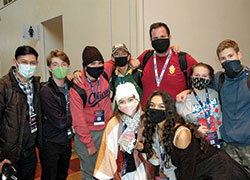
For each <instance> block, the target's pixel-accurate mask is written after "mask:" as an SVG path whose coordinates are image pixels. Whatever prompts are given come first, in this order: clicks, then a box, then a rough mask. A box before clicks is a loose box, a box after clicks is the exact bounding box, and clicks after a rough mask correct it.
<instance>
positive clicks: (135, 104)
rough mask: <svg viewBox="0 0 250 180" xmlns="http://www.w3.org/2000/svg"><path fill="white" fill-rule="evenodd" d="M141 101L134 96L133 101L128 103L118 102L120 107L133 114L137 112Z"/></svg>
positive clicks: (129, 114)
mask: <svg viewBox="0 0 250 180" xmlns="http://www.w3.org/2000/svg"><path fill="white" fill-rule="evenodd" d="M138 105H139V102H138V101H137V100H136V99H134V98H133V100H132V101H129V102H127V103H123V104H120V103H119V104H118V109H119V110H120V111H121V112H123V113H124V114H126V115H128V116H133V115H134V114H135V113H136V110H137V107H138Z"/></svg>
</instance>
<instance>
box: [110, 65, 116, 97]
mask: <svg viewBox="0 0 250 180" xmlns="http://www.w3.org/2000/svg"><path fill="white" fill-rule="evenodd" d="M116 78H117V75H116V74H115V69H114V70H113V71H112V75H111V80H110V82H111V84H112V86H113V92H112V97H111V102H113V100H114V98H115V91H116V88H115V81H116Z"/></svg>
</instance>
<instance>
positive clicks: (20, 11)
mask: <svg viewBox="0 0 250 180" xmlns="http://www.w3.org/2000/svg"><path fill="white" fill-rule="evenodd" d="M57 16H62V17H63V23H62V24H63V36H64V37H63V45H64V51H65V52H66V53H67V54H68V55H69V57H70V60H71V69H72V70H71V71H73V70H75V69H81V54H82V50H83V48H84V47H85V46H86V45H95V46H97V47H98V49H99V50H100V51H101V52H102V54H103V56H104V58H105V59H109V57H110V54H111V46H112V44H114V43H117V42H119V41H122V42H125V43H126V44H127V45H128V47H129V49H130V50H131V52H132V55H133V57H137V55H139V54H140V53H141V52H142V51H143V50H144V49H146V48H150V47H151V45H150V42H149V34H148V30H149V26H150V24H151V23H153V22H156V21H163V22H165V23H167V24H168V25H169V27H170V29H171V34H172V39H173V43H176V44H178V45H179V46H180V48H181V50H183V51H186V52H189V53H190V54H191V55H192V56H193V57H194V58H196V59H197V60H198V61H204V62H207V63H209V64H211V65H212V66H213V67H215V69H216V70H218V69H220V66H219V64H218V62H217V58H216V54H215V50H216V47H217V45H218V43H219V42H220V41H222V40H224V39H227V38H230V39H234V40H236V41H237V42H238V43H239V45H240V48H241V49H242V51H243V63H244V64H246V65H248V66H250V61H249V59H250V51H249V47H250V36H249V32H250V18H249V17H250V1H249V0H237V1H235V0H209V1H207V0H188V1H187V0H175V1H170V0H74V1H68V0H53V1H50V0H36V1H31V0H17V1H15V2H14V3H12V4H10V5H9V6H7V7H5V8H3V9H1V10H0V61H1V63H0V66H1V67H0V76H2V75H4V74H6V73H7V72H8V69H9V68H10V66H11V65H12V61H11V60H12V58H13V56H14V52H15V49H16V47H18V46H20V45H23V44H28V45H31V46H33V47H34V48H35V49H36V50H37V51H38V52H39V54H40V56H39V61H40V63H39V68H38V72H37V74H39V75H41V76H42V77H45V76H44V73H45V70H44V69H46V67H44V65H43V63H42V61H44V60H45V59H46V54H45V50H44V47H43V34H42V33H41V34H40V40H38V41H32V40H25V39H23V38H22V25H23V24H38V25H39V28H40V29H39V31H40V32H42V30H43V26H42V24H41V23H42V22H44V21H47V20H49V19H52V18H54V17H57Z"/></svg>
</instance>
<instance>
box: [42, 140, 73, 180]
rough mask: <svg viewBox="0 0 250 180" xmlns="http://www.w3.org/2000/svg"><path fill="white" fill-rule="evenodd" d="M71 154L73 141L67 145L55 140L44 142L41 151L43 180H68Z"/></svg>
mask: <svg viewBox="0 0 250 180" xmlns="http://www.w3.org/2000/svg"><path fill="white" fill-rule="evenodd" d="M70 156H71V141H70V140H69V142H68V143H67V144H65V145H62V144H57V143H53V142H46V143H44V144H43V150H42V151H41V152H40V161H41V167H42V176H41V180H66V179H67V176H68V169H69V161H70Z"/></svg>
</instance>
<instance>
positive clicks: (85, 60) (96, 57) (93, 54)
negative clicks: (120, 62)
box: [82, 46, 104, 67]
mask: <svg viewBox="0 0 250 180" xmlns="http://www.w3.org/2000/svg"><path fill="white" fill-rule="evenodd" d="M93 61H102V62H103V63H104V60H103V57H102V55H101V53H100V51H99V50H98V49H97V48H96V47H94V46H86V47H85V48H84V50H83V52H82V66H83V67H86V66H87V65H88V64H90V63H92V62H93Z"/></svg>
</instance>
